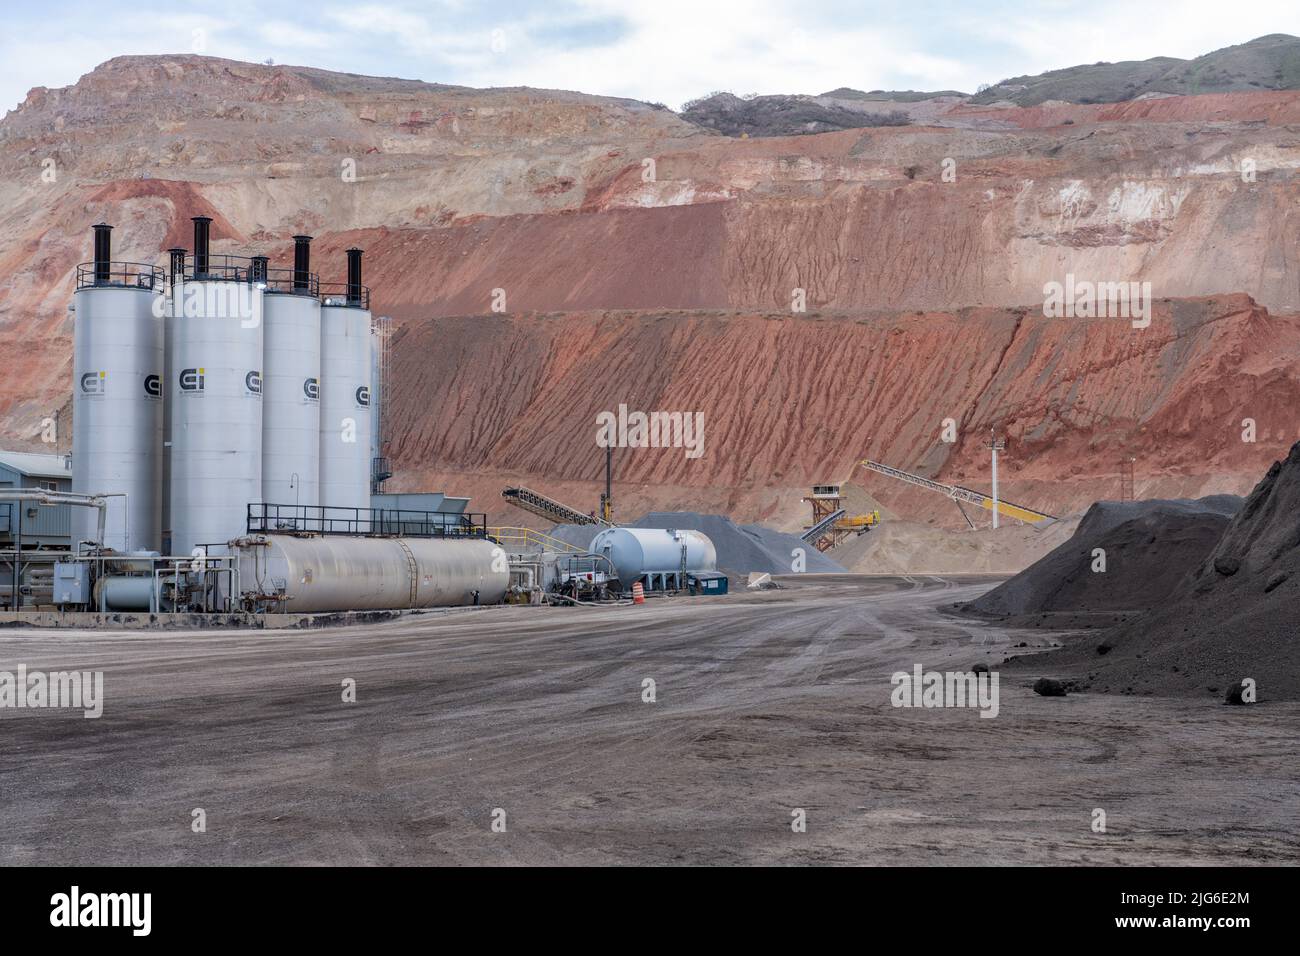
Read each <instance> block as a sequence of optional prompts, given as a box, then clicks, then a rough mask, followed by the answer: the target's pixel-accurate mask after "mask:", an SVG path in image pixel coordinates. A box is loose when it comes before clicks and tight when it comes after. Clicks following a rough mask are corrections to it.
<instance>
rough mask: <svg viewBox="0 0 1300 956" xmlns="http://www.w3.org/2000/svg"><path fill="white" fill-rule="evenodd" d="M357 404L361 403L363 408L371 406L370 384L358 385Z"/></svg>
mask: <svg viewBox="0 0 1300 956" xmlns="http://www.w3.org/2000/svg"><path fill="white" fill-rule="evenodd" d="M357 404H358V405H360V406H361V407H362V408H369V407H370V386H369V385H358V386H357Z"/></svg>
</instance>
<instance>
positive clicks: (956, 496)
mask: <svg viewBox="0 0 1300 956" xmlns="http://www.w3.org/2000/svg"><path fill="white" fill-rule="evenodd" d="M861 464H862V467H863V468H866V469H868V470H869V471H874V472H876V473H878V474H881V475H888V476H889V477H890V478H897V479H898V480H899V481H906V482H907V483H908V484H912V485H918V486H919V487H921V488H928V489H930V490H931V491H937V492H938V493H939V494H941V495H944V496H945V497H948V498H951V499H952V500H953V501H955V502H957V503H958V506H959V507H960V504H961V502H963V501H966V502H969V503H971V504H974V505H979V506H980V507H981V508H983V509H984V510H985V511H990V512H991V511H992V510H993V497H992V496H991V495H986V494H983V493H982V492H979V491H972V490H971V489H970V488H963V487H962V486H961V485H945V484H944V483H943V482H941V481H934V480H933V479H931V478H922V477H921V476H920V475H914V474H912V473H911V472H908V471H903V470H902V469H901V468H891V467H890V466H889V465H884V464H881V463H880V462H878V461H871V460H870V459H866V460H864V461H863V462H862V463H861ZM998 514H1000V515H1004V516H1006V517H1008V518H1015V519H1016V520H1018V521H1023V522H1025V523H1026V524H1030V525H1033V526H1035V527H1038V528H1045V527H1047V526H1048V525H1049V524H1051V523H1052V522H1054V521H1055V520H1056V517H1055V516H1054V515H1049V514H1044V513H1043V512H1041V511H1035V510H1034V509H1033V508H1026V507H1024V506H1023V505H1017V504H1012V503H1011V502H1010V501H1003V500H1001V499H999V500H998Z"/></svg>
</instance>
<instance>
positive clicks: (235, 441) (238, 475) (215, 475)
mask: <svg viewBox="0 0 1300 956" xmlns="http://www.w3.org/2000/svg"><path fill="white" fill-rule="evenodd" d="M209 221H210V220H208V219H207V218H206V217H203V216H198V217H195V220H194V263H193V269H192V270H190V271H188V272H187V274H186V275H185V279H184V282H183V283H181V284H180V285H179V286H178V287H177V288H176V289H174V290H173V300H174V302H173V308H174V309H175V311H176V314H175V315H174V316H173V320H172V321H173V326H172V342H173V348H172V361H173V363H174V366H173V368H172V380H171V381H170V382H169V383H168V394H169V396H170V398H171V402H172V414H171V418H172V435H171V442H172V444H171V509H170V514H171V525H172V542H171V544H172V546H171V551H172V553H173V554H179V555H188V554H192V553H193V551H194V549H195V548H196V547H198V546H199V545H210V544H215V545H224V544H225V543H226V542H228V541H230V540H232V539H234V538H238V537H240V536H242V535H244V534H246V533H247V530H248V506H249V504H250V503H256V502H260V501H261V500H262V342H263V328H264V323H263V316H262V289H261V288H260V287H259V286H258V285H257V284H255V283H254V282H252V281H251V265H250V263H249V260H239V259H236V258H235V257H231V256H223V257H220V260H219V261H218V260H212V259H210V257H209V255H208V223H209ZM214 553H215V552H214Z"/></svg>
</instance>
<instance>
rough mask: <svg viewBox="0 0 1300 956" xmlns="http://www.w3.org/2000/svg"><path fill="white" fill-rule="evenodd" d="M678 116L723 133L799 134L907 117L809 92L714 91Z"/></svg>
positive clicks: (883, 123)
mask: <svg viewBox="0 0 1300 956" xmlns="http://www.w3.org/2000/svg"><path fill="white" fill-rule="evenodd" d="M681 117H682V119H684V120H688V121H690V122H692V123H695V124H696V125H697V126H703V127H705V128H707V129H712V130H717V131H718V132H719V133H722V134H723V135H724V136H800V135H804V134H808V133H830V132H835V131H837V130H843V129H862V128H864V127H868V126H906V125H908V124H909V123H910V122H911V120H910V119H908V117H907V114H906V113H903V112H900V111H898V110H886V109H882V110H881V111H880V112H878V113H865V112H861V111H858V110H851V109H846V108H844V107H842V106H836V105H834V104H828V103H819V102H817V100H815V99H814V98H813V97H811V96H783V95H776V96H756V97H751V98H742V97H739V96H736V95H734V94H732V93H714V94H713V95H711V96H708V97H704V98H702V99H699V100H693V101H691V102H690V103H687V104H686V106H685V108H684V109H683V110H682V113H681Z"/></svg>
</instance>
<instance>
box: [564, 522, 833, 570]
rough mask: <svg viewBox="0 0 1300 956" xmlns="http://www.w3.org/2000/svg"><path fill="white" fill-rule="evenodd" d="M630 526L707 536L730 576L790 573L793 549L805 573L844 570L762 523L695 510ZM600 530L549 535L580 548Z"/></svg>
mask: <svg viewBox="0 0 1300 956" xmlns="http://www.w3.org/2000/svg"><path fill="white" fill-rule="evenodd" d="M628 527H631V528H679V529H689V530H692V531H700V532H703V533H704V534H706V535H708V537H709V540H710V541H712V542H713V546H714V548H716V549H717V552H718V570H720V571H725V572H727V573H728V574H729V575H747V574H749V573H750V572H751V571H765V572H767V573H769V574H790V573H792V572H793V563H794V560H795V557H794V555H793V552H794V551H795V549H796V548H801V549H802V550H803V556H804V562H805V568H804V570H806V571H807V572H808V573H818V572H820V573H835V572H843V571H844V568H843V567H842V566H841V565H840V564H838V563H837V562H835V561H832V560H831V559H830V558H828V557H826V555H824V554H822V553H821V552H820V551H818V550H817V549H816V548H814V547H813V546H812V545H810V544H807V543H805V542H803V541H801V540H800V539H799V537H798V536H797V535H793V534H785V533H783V532H780V531H774V530H773V529H771V528H766V527H764V526H762V525H755V524H751V525H738V524H736V523H735V522H734V521H732V520H731V519H730V518H727V517H725V516H724V515H710V514H700V513H699V512H697V511H652V512H650V513H649V514H647V515H644V516H642V517H641V518H638V519H637V520H636V521H633V522H631V523H630V524H629V525H628ZM599 530H600V529H599V528H597V527H596V526H594V525H571V524H562V525H556V526H555V527H554V528H552V529H551V531H550V532H549V534H551V535H552V536H553V537H556V538H559V539H560V540H561V541H565V542H567V543H569V544H572V545H576V546H577V547H580V548H586V547H589V546H590V545H591V539H592V538H594V537H595V536H596V533H597V531H599Z"/></svg>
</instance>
